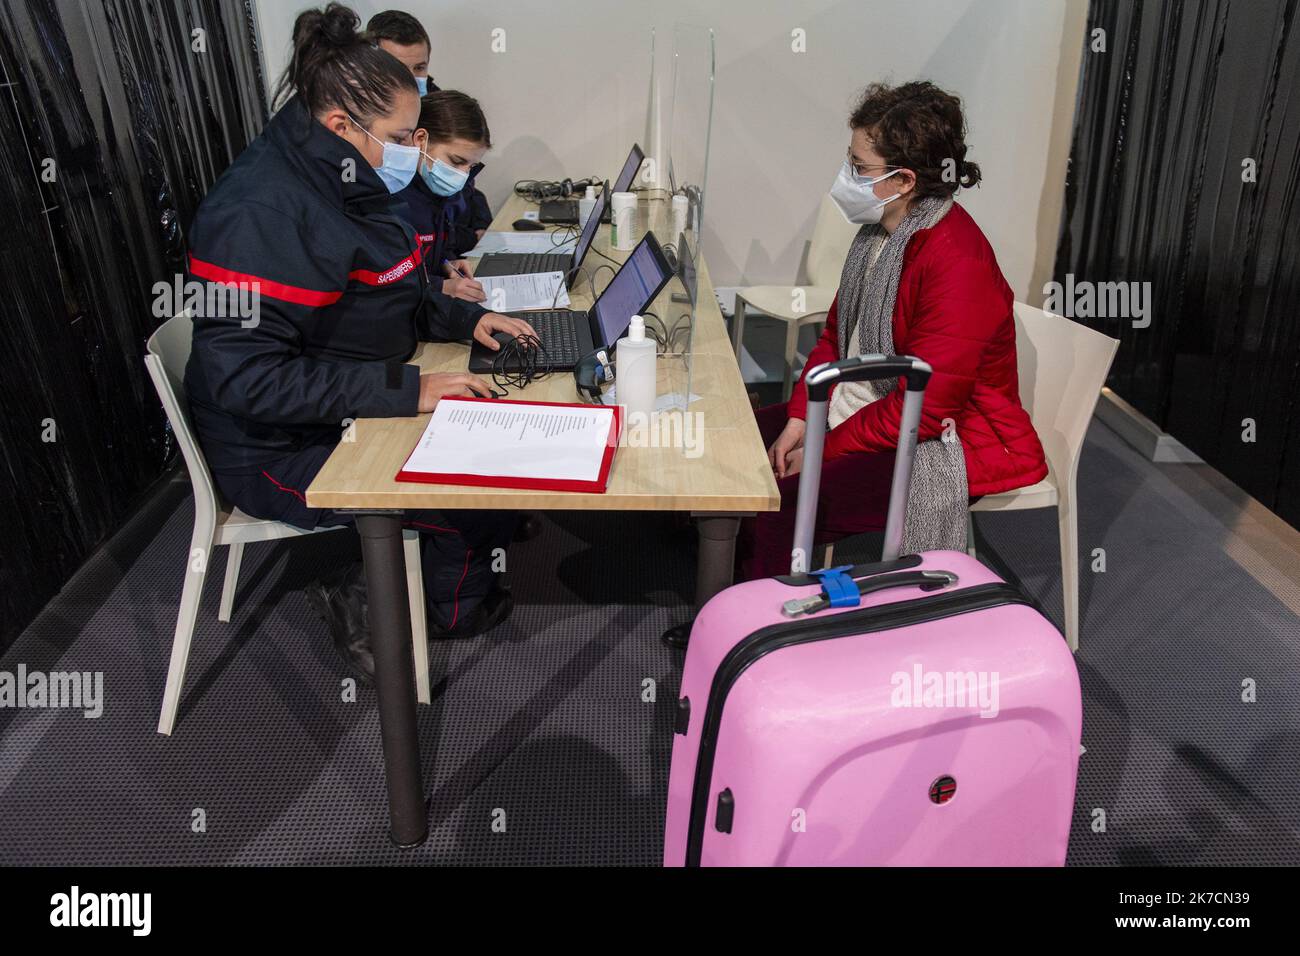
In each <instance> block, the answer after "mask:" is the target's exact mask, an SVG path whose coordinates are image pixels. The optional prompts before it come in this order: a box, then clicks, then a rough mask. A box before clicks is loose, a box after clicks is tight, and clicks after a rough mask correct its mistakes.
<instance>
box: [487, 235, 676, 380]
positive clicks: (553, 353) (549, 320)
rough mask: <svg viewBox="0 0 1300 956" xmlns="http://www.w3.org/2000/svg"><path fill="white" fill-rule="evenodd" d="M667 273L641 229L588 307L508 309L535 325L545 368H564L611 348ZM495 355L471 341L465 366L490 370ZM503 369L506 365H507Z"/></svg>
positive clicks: (503, 336)
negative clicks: (585, 309) (637, 240)
mask: <svg viewBox="0 0 1300 956" xmlns="http://www.w3.org/2000/svg"><path fill="white" fill-rule="evenodd" d="M592 218H595V217H594V216H593V217H592ZM672 277H673V269H672V266H671V265H669V263H668V259H667V257H666V256H665V255H664V251H663V249H662V248H661V247H660V245H659V240H657V239H656V238H655V236H654V233H652V232H647V233H646V234H645V238H643V239H642V240H641V241H640V243H638V244H637V247H636V248H635V249H633V250H632V254H631V255H630V256H628V257H627V261H626V262H624V263H623V265H622V267H621V268H620V269H619V270H618V272H617V273H615V274H614V278H613V279H611V280H610V281H609V285H607V286H605V291H604V292H602V293H601V294H600V295H599V296H598V297H597V298H596V302H595V304H594V305H592V307H591V311H590V312H580V311H575V310H572V309H554V310H544V311H537V312H511V313H508V314H509V315H513V316H515V317H516V318H520V319H523V320H524V321H526V322H528V323H529V324H530V325H531V326H532V327H533V328H534V329H536V330H537V337H538V339H540V340H541V343H542V347H543V348H544V349H545V354H544V357H545V361H546V364H547V365H548V366H549V367H550V368H551V369H553V370H554V371H569V370H572V369H573V368H574V367H576V366H577V364H578V362H580V361H581V360H582V359H583V358H584V357H585V356H588V355H590V354H591V353H592V352H594V351H596V350H597V349H602V348H603V349H612V348H613V347H614V344H615V343H616V342H618V340H619V339H621V338H622V337H623V335H624V334H625V333H626V332H627V328H628V326H629V325H631V324H632V316H634V315H640V314H642V313H643V312H645V310H646V309H647V308H648V307H649V305H650V303H651V302H653V301H654V299H655V296H657V295H658V294H659V293H660V291H662V290H663V287H664V286H665V285H667V284H668V280H669V279H671V278H672ZM496 338H497V340H498V341H499V342H501V344H502V345H504V344H505V343H506V342H508V341H510V339H511V338H512V337H511V336H510V335H509V333H506V332H500V333H498V334H497V336H496ZM497 354H498V353H496V352H493V351H492V350H491V349H489V348H488V347H487V346H485V345H483V344H482V343H480V342H478V341H475V342H474V344H473V345H472V346H471V347H470V352H469V370H470V371H471V372H474V373H476V374H482V373H484V372H491V371H493V369H494V367H495V365H496V357H497ZM505 370H507V371H509V370H511V369H510V366H506V369H505Z"/></svg>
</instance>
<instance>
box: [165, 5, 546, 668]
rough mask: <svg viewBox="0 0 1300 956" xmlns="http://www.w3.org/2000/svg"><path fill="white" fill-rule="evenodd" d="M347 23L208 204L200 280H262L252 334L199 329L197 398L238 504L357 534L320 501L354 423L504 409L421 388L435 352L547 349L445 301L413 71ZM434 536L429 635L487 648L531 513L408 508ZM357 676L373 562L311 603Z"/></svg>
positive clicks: (511, 323)
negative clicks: (409, 198)
mask: <svg viewBox="0 0 1300 956" xmlns="http://www.w3.org/2000/svg"><path fill="white" fill-rule="evenodd" d="M358 23H359V21H358V19H357V17H356V14H355V13H353V12H352V11H351V10H350V9H348V8H347V7H344V6H342V5H340V4H334V3H331V4H330V5H329V6H327V7H326V8H325V9H324V10H323V11H320V10H308V11H307V12H305V13H303V14H301V15H300V16H299V17H298V19H297V20H296V22H295V24H294V52H293V58H292V60H291V62H290V65H289V67H288V69H287V70H286V72H285V75H284V77H283V78H282V79H281V81H280V84H279V87H278V88H277V97H276V100H277V102H282V103H283V106H282V107H281V109H280V110H279V112H277V113H276V115H275V117H274V118H273V119H272V120H271V122H270V123H269V124H268V125H267V128H266V129H265V131H264V132H263V133H262V134H261V135H260V136H259V137H258V138H257V139H256V140H255V141H254V142H253V143H252V144H251V145H250V146H249V147H248V149H246V150H245V151H244V153H243V154H242V155H241V156H240V157H239V159H238V160H236V162H235V163H234V164H232V165H231V167H230V168H229V169H228V170H227V171H226V173H225V174H224V175H223V176H222V177H221V178H220V180H218V182H217V183H216V185H215V186H214V187H213V189H212V191H211V192H210V193H209V194H208V196H207V197H206V198H205V199H204V201H203V203H202V205H201V206H200V207H199V211H198V214H197V215H196V217H195V220H194V224H193V226H192V228H191V230H190V260H189V278H190V279H192V280H196V281H199V282H206V283H214V282H215V283H249V284H251V286H252V288H253V289H255V290H256V291H257V293H258V296H259V300H260V301H259V308H258V310H257V314H255V315H254V316H253V317H252V319H244V318H241V317H239V316H233V317H222V316H212V315H203V316H197V317H195V319H194V345H193V351H192V352H191V356H190V361H189V365H188V366H187V368H186V373H185V384H186V389H187V391H188V395H189V400H190V409H191V414H192V417H193V421H194V426H195V429H196V431H197V433H198V438H199V443H200V444H201V446H202V448H203V451H204V454H205V455H206V457H207V460H208V464H209V466H210V467H211V469H212V473H213V477H214V479H215V480H216V483H217V486H218V488H219V489H220V491H221V493H222V494H223V495H224V497H225V498H226V499H227V500H229V501H230V502H232V503H233V504H235V505H236V506H237V507H239V508H240V509H242V510H243V511H246V512H248V513H249V514H251V515H253V516H255V517H260V518H272V519H276V520H279V521H284V522H287V523H288V524H292V525H295V526H298V527H303V528H313V527H317V526H327V525H339V524H351V523H352V518H351V516H350V515H347V514H340V513H337V512H333V511H327V510H321V509H315V508H308V507H307V505H306V501H305V499H304V492H305V490H306V488H307V486H308V485H309V484H310V483H311V480H312V478H313V477H315V475H316V473H317V472H318V471H319V470H320V468H321V466H322V465H323V464H324V463H325V460H326V459H327V458H328V457H329V455H330V452H331V451H332V450H333V448H334V447H335V445H337V444H338V442H339V441H340V440H341V439H342V437H343V434H344V431H345V429H346V427H347V423H348V422H349V420H352V419H357V418H383V417H405V416H414V415H417V414H420V413H424V412H429V411H432V409H433V407H434V406H435V405H436V404H437V401H438V399H440V398H442V397H446V396H464V395H475V394H477V395H487V394H488V393H489V387H488V384H487V383H486V382H484V381H483V380H482V379H480V378H478V377H477V376H474V375H470V374H469V373H468V372H466V373H454V374H450V373H447V374H426V375H421V374H420V370H419V368H418V367H417V366H415V365H410V364H407V361H408V360H409V359H410V358H411V356H412V354H413V352H414V351H415V348H416V345H417V343H418V342H419V341H421V340H428V341H438V340H453V339H468V338H471V337H473V338H475V339H477V340H479V341H482V342H484V344H487V345H488V346H489V347H493V346H495V345H496V342H495V340H493V338H492V334H493V333H494V332H498V331H505V332H509V333H511V334H515V335H519V334H532V332H533V330H532V328H531V327H530V326H529V325H528V324H527V323H525V322H522V321H520V320H518V319H514V318H510V317H508V316H502V315H497V314H495V313H492V312H488V311H485V310H484V308H483V307H482V306H480V305H478V304H476V303H472V302H467V301H463V300H456V299H452V298H449V297H447V296H445V295H443V294H442V293H441V291H440V289H441V284H440V283H439V282H438V281H437V279H435V281H434V284H433V285H431V284H430V282H429V275H430V274H434V275H437V273H433V270H428V271H426V263H425V262H424V260H423V257H422V255H421V252H420V248H419V244H418V242H417V239H416V235H415V230H414V229H413V228H412V227H411V226H410V225H409V224H407V222H406V221H405V219H404V218H402V213H403V212H404V204H403V203H402V202H401V201H400V200H398V199H397V198H396V197H395V196H394V195H393V194H394V193H396V192H398V191H400V190H401V189H403V188H404V187H405V186H406V185H407V184H408V183H409V181H410V179H411V177H412V176H413V175H414V174H415V171H416V169H417V166H418V163H419V150H418V149H417V148H416V147H415V146H414V144H413V133H414V131H415V128H416V124H417V121H418V116H419V112H420V100H419V93H418V91H417V87H416V83H415V80H414V79H413V78H412V76H411V73H410V71H409V70H407V69H406V68H405V67H403V66H402V64H401V63H399V62H398V61H397V60H396V59H394V58H393V57H392V56H391V55H389V54H388V53H386V52H384V51H383V50H380V49H378V48H377V47H375V46H373V45H371V44H370V43H369V42H367V41H366V40H365V39H364V38H363V37H362V35H360V34H359V33H358V32H357V29H356V27H357V25H358ZM407 517H408V520H409V522H410V524H411V525H413V526H415V527H417V528H419V529H420V530H421V532H422V534H421V538H422V545H423V556H424V577H425V594H426V597H427V599H428V606H429V607H428V610H429V631H430V633H431V634H432V635H435V636H469V635H473V634H478V633H482V632H483V631H485V630H487V629H489V628H491V627H493V626H495V625H496V624H498V623H500V621H502V620H504V619H505V617H506V616H507V615H508V614H509V613H510V610H511V606H512V602H511V599H510V594H509V591H508V590H506V589H505V588H504V586H503V585H502V584H501V582H500V580H499V579H498V576H497V575H496V574H495V573H494V572H493V570H492V562H493V557H494V554H500V552H499V551H498V549H504V548H505V547H506V546H507V543H508V542H509V540H510V538H511V535H512V533H513V531H514V529H515V525H516V522H517V516H516V515H515V514H513V513H508V512H490V511H463V512H455V511H445V512H414V511H413V512H409V513H408V515H407ZM307 596H308V599H309V601H310V602H311V604H312V605H313V607H315V608H316V609H317V611H318V612H319V613H320V614H321V615H322V616H323V617H324V618H325V619H326V622H327V623H328V624H329V625H330V629H331V632H332V634H333V637H334V640H335V643H336V645H337V646H338V647H339V649H340V651H341V652H342V653H343V655H344V659H345V660H346V661H347V662H348V664H349V665H350V666H351V668H352V669H353V671H354V672H355V673H357V674H358V676H360V677H362V678H363V679H366V678H369V677H372V676H373V673H374V660H373V657H372V656H371V653H370V644H369V632H368V629H367V627H366V623H365V622H366V603H365V583H364V575H363V573H362V571H361V568H360V564H359V563H357V564H353V565H351V566H349V567H348V568H345V569H342V570H341V571H339V572H338V573H337V574H333V575H331V576H330V577H329V578H328V579H326V580H323V581H320V582H315V583H313V584H312V585H310V586H309V587H308V588H307Z"/></svg>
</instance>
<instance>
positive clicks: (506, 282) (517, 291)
mask: <svg viewBox="0 0 1300 956" xmlns="http://www.w3.org/2000/svg"><path fill="white" fill-rule="evenodd" d="M478 282H479V284H480V285H482V286H483V294H484V295H486V296H487V298H486V299H485V300H484V301H483V307H484V308H486V309H490V310H491V311H493V312H519V311H522V310H524V309H567V308H568V307H569V290H568V289H567V288H565V286H564V273H563V272H530V273H527V274H525V275H517V276H483V277H482V278H481V279H479V280H478Z"/></svg>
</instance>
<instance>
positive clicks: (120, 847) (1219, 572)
mask: <svg viewBox="0 0 1300 956" xmlns="http://www.w3.org/2000/svg"><path fill="white" fill-rule="evenodd" d="M1080 487H1081V489H1082V506H1081V513H1080V536H1081V544H1082V548H1081V550H1082V552H1083V554H1084V556H1085V558H1086V557H1087V556H1089V555H1090V554H1091V553H1092V551H1093V549H1094V548H1103V549H1104V550H1105V557H1106V570H1105V572H1104V573H1094V572H1092V571H1090V570H1088V569H1087V565H1085V571H1084V577H1083V590H1082V603H1083V608H1084V612H1083V639H1082V649H1081V651H1080V653H1079V656H1078V663H1079V668H1080V674H1081V677H1082V682H1083V690H1084V744H1085V746H1086V748H1087V752H1086V753H1085V754H1084V755H1083V757H1082V758H1081V763H1080V776H1079V785H1078V793H1077V799H1076V806H1075V815H1074V827H1073V833H1072V837H1071V841H1070V853H1069V863H1070V864H1074V865H1117V864H1118V865H1122V864H1135V863H1152V864H1208V863H1244V864H1290V865H1295V864H1297V863H1300V734H1298V733H1297V730H1298V728H1300V679H1297V673H1298V672H1300V668H1298V667H1297V664H1298V663H1300V662H1298V660H1297V658H1298V657H1300V620H1298V619H1297V617H1296V616H1295V615H1294V614H1293V613H1292V612H1291V611H1290V610H1288V608H1287V606H1286V605H1285V604H1283V603H1282V602H1281V601H1279V600H1278V598H1277V597H1275V596H1274V594H1273V593H1271V592H1270V591H1269V590H1267V589H1266V588H1264V587H1262V586H1261V585H1260V584H1258V583H1257V582H1256V580H1255V579H1254V578H1253V577H1252V576H1251V575H1250V574H1248V573H1246V572H1245V571H1244V570H1243V569H1242V568H1241V567H1240V566H1239V565H1238V564H1237V563H1236V562H1234V561H1233V560H1232V559H1231V558H1229V557H1228V556H1227V555H1226V554H1225V552H1224V549H1223V546H1222V545H1223V536H1224V533H1225V532H1224V528H1223V526H1222V525H1221V524H1220V523H1219V522H1217V521H1216V520H1215V519H1214V518H1213V516H1212V515H1210V514H1209V513H1208V511H1207V510H1206V509H1205V508H1204V507H1202V506H1201V505H1200V504H1199V503H1198V502H1197V501H1196V500H1194V498H1192V497H1190V496H1189V495H1188V494H1187V493H1186V492H1185V491H1183V490H1181V489H1180V488H1179V487H1178V486H1177V485H1176V484H1175V483H1174V482H1172V481H1170V480H1169V479H1168V478H1167V477H1166V476H1165V475H1164V474H1162V473H1161V471H1160V469H1159V468H1157V467H1155V466H1153V465H1151V464H1150V463H1147V462H1144V461H1143V460H1141V459H1140V458H1139V457H1138V456H1137V455H1136V453H1135V452H1133V451H1132V450H1131V449H1129V448H1128V447H1127V446H1125V445H1123V444H1122V443H1121V442H1120V441H1119V440H1118V439H1117V438H1116V437H1115V436H1114V435H1113V434H1112V433H1111V432H1109V431H1108V430H1107V429H1106V428H1105V427H1104V426H1101V425H1098V424H1094V426H1093V428H1092V430H1091V432H1090V435H1089V441H1088V447H1087V449H1086V451H1085V454H1084V457H1083V463H1082V468H1081V475H1080ZM191 521H192V510H191V506H190V503H189V498H188V494H187V488H186V485H185V484H184V483H183V481H178V482H173V483H171V484H169V485H167V486H164V487H163V488H162V489H161V490H160V492H159V493H158V494H157V495H156V496H155V497H154V498H153V499H152V500H151V502H150V503H149V504H148V505H146V507H145V508H144V509H143V510H142V511H141V512H140V513H139V514H138V515H137V516H136V518H135V519H134V520H133V521H132V522H131V523H130V524H129V525H128V526H127V527H126V528H124V529H123V531H122V532H121V533H120V534H119V535H118V536H117V537H116V538H114V539H113V541H112V542H110V544H109V545H108V546H106V547H105V548H104V549H102V550H101V551H100V552H99V553H98V554H97V555H96V556H95V557H94V558H93V559H92V560H91V561H90V562H89V563H88V564H87V565H86V566H85V567H84V568H83V569H82V571H81V572H80V573H79V574H78V575H77V576H76V578H75V579H74V580H73V581H71V582H70V583H69V584H68V585H67V586H66V587H65V588H64V590H63V592H62V593H61V594H60V595H59V596H58V597H57V598H56V600H54V601H53V602H52V603H51V604H50V605H49V607H48V608H47V609H46V610H45V611H44V612H43V613H42V615H41V616H40V617H39V618H38V619H37V620H36V621H35V622H34V623H33V624H32V625H31V626H30V627H29V628H28V629H27V630H26V631H25V632H24V633H23V634H22V635H21V636H20V637H19V638H18V640H17V641H16V642H15V643H14V644H13V645H12V646H11V647H10V648H9V649H8V650H7V651H6V652H5V653H4V655H3V656H2V657H0V671H9V672H14V671H16V669H17V668H18V666H19V665H20V664H22V665H25V666H26V667H27V668H28V669H29V670H42V671H98V672H102V674H103V680H104V707H103V714H102V716H100V717H98V718H95V719H89V718H86V717H83V716H82V715H81V713H80V712H75V711H68V710H49V709H0V807H2V808H3V812H0V863H7V864H14V863H28V864H71V865H85V864H91V865H95V864H164V863H166V864H206V863H236V864H256V865H274V864H293V863H321V864H362V863H379V864H384V863H406V864H487V865H511V864H526V865H545V864H624V865H651V864H657V863H658V862H659V860H660V851H661V840H662V816H663V805H664V794H665V790H666V785H667V774H668V760H669V751H670V747H671V735H672V730H671V714H672V706H673V702H674V700H675V697H676V692H677V680H678V675H679V672H680V658H679V656H678V655H677V654H676V653H675V652H673V651H670V650H669V649H668V648H666V647H665V646H664V645H663V644H662V643H661V642H660V640H659V635H660V633H661V632H662V631H663V630H664V629H665V628H666V627H668V626H669V625H671V624H674V623H677V622H679V621H682V620H685V619H686V617H687V614H688V605H687V601H688V599H689V595H690V589H691V586H692V581H693V574H694V535H693V532H692V531H691V529H690V528H689V527H688V526H685V525H683V524H682V523H680V522H679V521H677V520H676V519H675V518H673V517H672V516H664V515H659V516H655V515H614V516H605V517H601V518H592V517H590V516H583V515H580V514H566V513H555V514H553V515H551V516H549V517H548V518H547V520H546V523H545V530H544V533H543V534H542V535H541V536H540V537H538V538H536V539H534V540H532V541H529V542H525V543H522V544H519V545H517V546H516V547H515V548H514V549H513V550H512V551H511V554H510V569H509V571H510V576H511V579H512V582H513V587H514V590H515V593H516V595H517V598H518V604H517V607H516V610H515V613H514V615H513V616H512V617H511V619H510V620H509V621H508V622H507V623H506V624H505V625H503V626H502V627H501V628H499V629H497V631H495V632H493V633H492V634H490V635H488V636H486V637H484V638H480V639H478V640H475V641H469V642H458V643H455V644H450V645H448V644H442V645H439V646H438V647H437V648H436V651H435V656H434V665H433V667H434V674H435V681H436V684H435V692H434V693H435V700H434V703H433V705H432V706H429V707H421V708H420V718H419V720H420V737H421V754H422V761H423V767H424V773H425V783H426V788H427V792H428V794H429V797H430V802H431V834H430V838H429V840H428V842H427V843H426V844H425V845H424V846H423V847H421V848H419V849H417V850H414V851H399V850H397V849H394V848H392V847H391V846H390V845H389V844H388V841H387V839H386V836H385V832H386V831H385V826H386V817H387V813H386V809H385V797H384V788H383V777H382V766H381V762H380V752H379V743H378V741H379V731H378V715H377V712H376V710H375V704H374V697H373V693H372V692H370V691H368V690H365V689H363V690H362V691H361V692H360V694H359V697H358V699H357V700H356V701H355V702H352V701H349V700H346V699H345V694H344V687H343V685H342V678H343V674H342V672H341V670H340V668H339V665H338V664H337V662H336V660H335V657H334V652H333V650H332V649H331V647H330V646H329V643H328V640H327V638H326V635H325V630H324V627H323V625H322V624H321V623H320V622H319V621H318V620H317V619H316V618H315V617H314V616H313V614H312V612H311V611H310V609H309V608H308V606H307V604H306V602H305V600H304V599H303V596H302V594H301V592H300V588H301V587H302V585H303V584H304V583H306V582H307V581H309V580H310V579H311V578H313V577H315V576H316V575H317V574H319V573H320V572H321V571H322V570H323V569H325V568H326V567H328V566H330V565H331V564H333V563H335V562H338V561H340V560H344V559H347V558H349V557H350V556H352V555H354V554H355V553H356V546H355V541H354V539H353V538H352V536H351V535H350V534H349V533H346V532H344V533H338V534H330V535H321V536H316V537H313V538H308V539H300V540H297V541H293V542H285V543H272V544H266V545H259V546H252V547H250V548H248V550H247V551H246V553H245V558H244V573H243V586H242V587H241V589H240V592H239V595H238V599H237V603H236V608H235V614H234V618H233V619H232V621H231V622H230V623H229V624H222V623H220V622H218V621H217V619H216V606H217V601H218V594H219V589H220V581H221V572H222V565H223V562H224V558H220V557H219V558H217V559H215V560H214V562H213V565H214V566H213V568H212V570H211V573H210V574H209V576H208V587H207V591H206V593H205V595H204V602H203V606H202V608H201V611H200V615H199V623H198V628H197V631H196V634H195V640H194V649H193V653H192V655H191V658H190V662H189V672H188V678H187V681H186V686H185V695H184V700H183V703H182V708H181V714H180V719H179V722H178V726H177V729H176V732H175V734H174V735H173V736H172V737H170V738H166V737H161V736H158V735H157V734H156V733H155V732H154V728H155V725H156V722H157V714H158V705H159V702H160V700H161V697H162V688H163V681H164V676H165V671H166V666H167V654H168V649H169V646H170V640H171V634H172V629H173V627H174V622H175V618H174V615H175V607H176V601H177V599H178V596H179V590H180V584H181V567H182V562H183V560H184V559H185V555H186V552H187V550H188V545H189V532H190V524H191ZM977 521H978V527H979V542H980V547H981V556H982V557H983V558H984V559H985V560H986V561H988V562H989V563H990V564H991V565H992V566H993V567H995V568H997V569H998V570H999V571H1000V572H1002V573H1003V574H1004V575H1005V576H1007V577H1009V578H1011V579H1013V580H1015V581H1017V582H1018V583H1019V584H1020V585H1021V586H1022V587H1023V588H1024V589H1025V590H1026V591H1027V593H1029V594H1030V595H1031V597H1033V598H1034V599H1035V600H1036V601H1037V602H1038V603H1039V604H1040V606H1041V607H1042V609H1043V610H1044V612H1045V613H1047V614H1048V616H1049V617H1051V618H1052V619H1053V620H1054V621H1056V622H1057V623H1058V625H1059V623H1060V615H1061V612H1060V577H1059V574H1060V572H1059V564H1058V555H1057V548H1056V528H1055V519H1054V515H1053V513H1051V512H1025V513H1020V514H1004V515H980V516H979V517H978V519H977ZM870 546H871V541H870V540H860V541H855V542H849V543H847V544H846V545H845V546H842V547H841V548H840V549H839V550H838V551H837V559H838V558H849V557H853V556H854V555H855V549H856V550H857V551H860V553H861V555H862V556H863V557H865V556H866V552H867V551H868V550H869V548H870ZM1295 597H1296V598H1297V599H1300V595H1295ZM1290 603H1291V605H1292V606H1300V602H1298V601H1291V602H1290ZM1243 682H1253V686H1254V687H1255V700H1254V702H1251V703H1247V702H1243V700H1242V697H1243V693H1242V687H1243ZM503 822H504V829H502V826H501V824H502V823H503ZM494 824H495V825H494Z"/></svg>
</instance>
